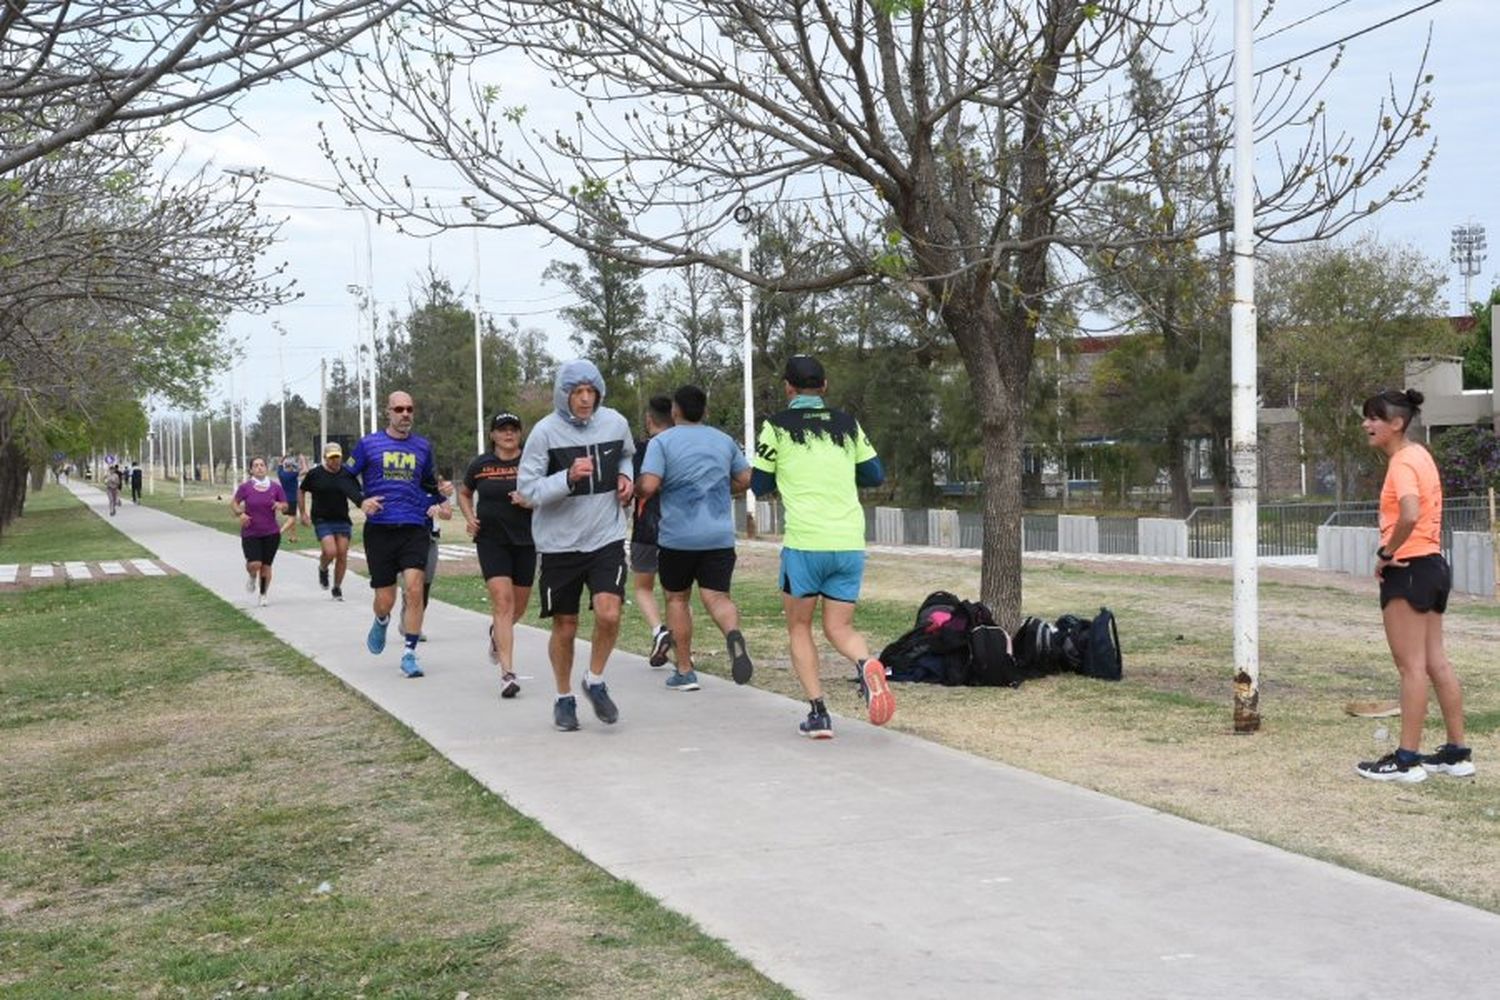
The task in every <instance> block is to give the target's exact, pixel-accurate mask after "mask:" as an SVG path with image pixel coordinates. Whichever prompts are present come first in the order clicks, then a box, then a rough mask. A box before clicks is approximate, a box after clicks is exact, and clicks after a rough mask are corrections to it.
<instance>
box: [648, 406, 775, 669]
mask: <svg viewBox="0 0 1500 1000" xmlns="http://www.w3.org/2000/svg"><path fill="white" fill-rule="evenodd" d="M707 409H708V396H707V394H706V393H704V391H703V390H702V389H700V388H698V387H697V386H696V385H685V386H683V387H682V388H681V389H678V390H677V392H676V393H675V394H674V395H673V396H672V419H673V421H674V424H675V426H673V427H671V428H669V429H668V430H665V431H662V432H661V433H660V434H658V435H656V437H654V438H652V439H651V444H650V445H649V446H648V447H647V449H646V458H645V460H644V461H643V462H642V463H641V474H640V477H639V479H638V480H637V482H636V492H637V494H638V495H642V496H650V495H651V494H653V493H660V494H661V525H660V527H659V528H658V529H657V553H658V556H657V576H658V577H659V578H660V579H661V586H662V590H664V591H666V594H667V627H668V628H670V629H671V630H672V640H673V643H674V645H675V646H676V647H677V670H676V672H675V673H673V674H672V676H671V677H668V678H667V687H669V688H672V689H673V690H676V691H696V690H698V674H697V672H696V671H694V669H693V647H692V643H693V613H692V609H691V608H690V606H689V605H688V598H689V597H691V596H692V591H693V584H694V583H697V584H698V597H699V599H701V600H702V601H703V607H704V608H705V609H706V610H707V611H708V615H709V617H710V618H712V619H713V620H714V624H716V625H718V626H719V630H720V631H721V632H723V633H724V640H725V642H726V644H727V645H728V647H729V662H730V672H731V674H732V675H733V677H734V682H735V683H736V684H744V683H746V682H748V681H749V680H750V675H751V673H752V672H753V671H754V669H755V666H754V664H752V663H751V662H750V654H749V652H748V651H747V650H746V649H745V637H744V636H743V635H741V634H740V611H739V608H737V607H735V606H734V602H733V601H732V600H730V599H729V582H730V579H731V578H732V577H733V576H734V508H733V506H732V503H731V500H730V498H731V497H733V496H737V495H739V494H741V493H744V492H745V489H746V488H747V487H748V486H749V485H750V463H749V462H748V461H747V460H746V458H745V455H744V453H743V452H741V451H740V449H739V445H737V444H735V443H734V439H733V438H731V437H730V436H729V435H728V434H725V433H724V432H723V431H721V430H718V429H717V428H714V427H705V426H704V425H703V414H704V412H705V411H706V410H707Z"/></svg>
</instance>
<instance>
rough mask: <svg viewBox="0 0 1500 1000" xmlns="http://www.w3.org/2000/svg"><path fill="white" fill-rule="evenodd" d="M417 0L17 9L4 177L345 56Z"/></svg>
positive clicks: (42, 0) (1, 145) (2, 64)
mask: <svg viewBox="0 0 1500 1000" xmlns="http://www.w3.org/2000/svg"><path fill="white" fill-rule="evenodd" d="M409 4H410V0H304V2H299V3H285V2H281V0H270V2H267V0H240V2H237V3H197V4H188V3H180V2H177V0H137V2H135V3H128V4H121V3H116V2H113V0H7V2H6V3H5V4H4V5H3V6H0V176H5V175H7V174H9V173H11V172H12V171H14V170H16V169H17V168H19V167H22V166H25V165H26V164H28V163H32V162H35V161H37V160H40V159H42V158H43V157H46V156H48V155H49V154H52V153H55V152H57V151H58V150H60V149H63V148H64V147H66V146H69V145H72V144H74V143H84V144H89V143H91V142H92V140H93V139H94V137H95V136H102V137H103V142H102V143H99V144H96V145H95V149H96V150H98V149H104V150H108V149H109V147H110V144H111V143H112V142H113V140H115V139H117V138H118V137H119V136H120V135H121V134H123V133H124V132H127V131H136V130H144V131H150V130H152V129H155V128H160V127H161V126H163V125H167V124H170V123H171V122H174V121H179V120H182V119H184V118H187V117H189V116H191V115H192V114H193V113H194V112H197V111H201V110H204V109H207V108H215V107H216V108H220V109H224V108H226V107H228V106H230V105H231V104H232V102H233V99H234V97H235V96H236V95H237V94H239V93H241V92H243V91H245V90H248V89H249V88H251V87H253V86H255V85H257V84H260V83H264V82H266V81H268V80H271V79H274V78H276V77H277V76H280V75H282V74H285V73H291V72H295V71H297V70H298V69H299V68H301V67H304V66H305V65H307V64H308V63H310V62H311V61H313V60H315V59H318V58H320V57H323V56H326V55H328V54H329V53H332V52H336V51H337V50H339V49H340V48H342V47H344V46H346V45H347V44H349V42H350V41H352V40H353V39H355V38H357V37H358V36H359V35H360V34H361V33H362V32H364V31H366V30H368V29H369V28H370V27H372V26H374V25H376V24H379V23H380V22H382V21H384V20H385V19H386V18H388V17H390V16H391V15H392V14H394V13H396V12H397V11H399V10H401V9H402V8H405V7H407V6H408V5H409Z"/></svg>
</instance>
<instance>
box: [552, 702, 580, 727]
mask: <svg viewBox="0 0 1500 1000" xmlns="http://www.w3.org/2000/svg"><path fill="white" fill-rule="evenodd" d="M552 724H553V725H554V726H556V727H557V728H558V729H561V730H562V731H563V732H565V733H571V732H573V731H574V730H575V729H577V728H578V699H576V698H574V697H573V696H572V695H570V694H565V695H563V696H562V697H560V698H558V699H557V703H556V704H554V705H553V706H552Z"/></svg>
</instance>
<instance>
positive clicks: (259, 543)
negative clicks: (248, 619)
mask: <svg viewBox="0 0 1500 1000" xmlns="http://www.w3.org/2000/svg"><path fill="white" fill-rule="evenodd" d="M229 509H230V510H232V511H234V516H235V517H237V518H239V521H240V548H241V549H242V550H243V551H244V553H245V572H246V573H248V574H249V577H248V578H247V579H246V581H245V591H246V592H247V593H250V594H254V593H255V592H256V588H257V587H259V589H260V606H261V607H265V606H266V592H267V591H269V590H270V589H271V563H272V562H274V561H275V559H276V550H277V549H278V548H280V547H281V531H282V529H283V528H284V527H285V525H283V524H281V523H280V518H281V515H283V514H285V513H286V512H287V500H286V493H285V492H284V491H283V490H282V489H281V484H280V483H278V482H277V481H276V480H275V479H272V478H271V477H270V476H268V475H266V460H265V459H263V458H256V459H253V460H252V461H251V462H250V478H249V479H247V480H245V481H244V482H243V483H240V485H239V488H238V489H237V490H235V491H234V499H232V500H230V501H229Z"/></svg>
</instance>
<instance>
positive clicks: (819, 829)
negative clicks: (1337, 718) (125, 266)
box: [74, 487, 1500, 1000]
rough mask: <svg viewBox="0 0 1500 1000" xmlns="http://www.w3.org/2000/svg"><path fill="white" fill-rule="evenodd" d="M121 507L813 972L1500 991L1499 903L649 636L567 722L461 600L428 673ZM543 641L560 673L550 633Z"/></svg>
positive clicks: (1088, 993)
mask: <svg viewBox="0 0 1500 1000" xmlns="http://www.w3.org/2000/svg"><path fill="white" fill-rule="evenodd" d="M74 490H75V492H77V493H78V494H79V495H80V496H82V497H83V498H84V499H85V500H87V501H88V502H90V503H91V504H92V505H93V507H94V508H95V509H96V510H98V509H99V508H100V507H101V506H102V505H103V504H104V494H103V493H102V492H98V491H95V490H93V489H92V488H89V487H74ZM112 523H113V524H114V525H115V526H116V527H118V528H119V529H120V530H122V531H124V532H126V533H127V534H129V535H130V536H131V537H132V538H134V539H136V540H137V541H139V542H140V543H141V544H142V545H145V546H146V547H147V548H149V549H151V550H152V551H154V552H155V553H156V554H157V555H158V556H160V557H161V558H162V559H163V560H164V561H166V562H167V563H168V564H170V565H171V566H173V567H175V568H176V569H177V570H178V571H180V572H182V573H185V574H187V575H189V576H192V577H193V578H194V579H196V580H197V581H199V582H200V583H201V584H203V585H204V586H205V587H207V588H208V589H210V590H212V591H213V592H214V593H217V594H220V595H222V596H223V598H224V599H225V600H226V601H229V602H231V603H233V604H236V605H238V606H240V607H243V608H245V613H246V614H248V615H250V616H252V617H254V618H256V619H258V620H260V621H262V622H263V623H264V624H265V625H266V627H268V628H270V629H271V630H272V631H274V632H275V633H276V634H277V635H278V636H280V637H281V638H282V639H283V640H285V641H286V642H288V643H290V644H291V645H293V646H295V647H297V648H298V649H300V650H302V651H303V652H304V653H306V654H307V655H309V656H311V657H312V658H313V659H315V660H316V661H317V662H318V663H320V664H322V665H323V666H324V667H325V668H326V669H327V670H329V671H331V672H332V673H334V674H335V675H337V676H338V677H340V678H342V679H343V680H344V681H345V682H347V683H348V684H349V685H351V686H352V687H354V688H356V689H358V690H359V691H361V692H363V693H364V694H365V695H367V696H368V697H369V698H370V699H371V700H372V701H374V702H375V703H376V704H377V705H379V706H381V707H382V708H383V709H384V710H386V711H387V712H389V713H391V714H392V715H393V716H395V717H397V718H398V719H400V720H402V721H403V722H405V723H406V724H407V725H409V726H410V727H411V728H412V729H413V730H414V731H415V732H416V733H417V734H418V735H419V736H421V737H422V738H423V739H425V740H427V741H428V742H429V743H430V744H431V745H432V746H433V747H434V748H435V749H436V750H437V751H438V752H440V753H442V754H443V755H445V756H447V757H448V758H450V759H451V760H453V761H454V762H456V763H457V764H458V765H459V766H461V767H463V768H465V769H466V770H468V771H469V772H470V773H472V774H473V775H474V776H475V777H476V778H477V779H478V780H480V781H481V782H483V783H484V784H485V785H487V786H488V787H490V788H491V789H493V790H495V791H496V792H497V793H499V794H500V795H502V796H503V797H504V798H505V799H506V800H507V801H508V802H510V803H511V804H512V805H514V806H515V807H516V808H517V809H519V810H520V811H522V812H523V813H525V814H527V815H529V816H532V817H534V818H535V819H537V820H538V821H539V822H540V823H542V825H544V826H545V827H546V828H547V829H548V830H549V831H550V832H551V833H552V834H553V835H555V836H556V837H558V838H559V839H560V840H562V841H564V842H565V843H567V844H569V845H571V846H573V847H574V848H576V849H577V850H578V851H579V852H581V853H582V854H583V855H584V856H586V857H588V858H589V859H590V860H592V861H594V862H595V863H597V864H599V865H600V866H602V867H603V868H605V869H606V870H608V871H609V872H610V873H612V874H613V875H615V876H617V877H619V878H622V879H627V880H629V881H631V882H633V883H635V884H636V885H637V886H639V887H640V888H642V889H643V890H644V891H646V892H647V893H649V894H651V895H652V896H655V897H656V898H658V899H660V900H662V901H663V902H664V903H665V904H666V905H667V906H669V907H671V908H673V909H675V910H677V911H679V912H681V913H684V914H687V915H688V916H690V917H692V918H693V919H694V920H696V921H697V922H698V923H699V925H700V926H702V927H703V928H704V929H705V930H706V931H707V932H708V933H710V934H712V935H715V936H717V937H720V938H722V939H724V940H725V941H727V942H728V944H729V945H730V947H732V948H733V949H734V950H735V951H736V952H737V953H739V954H740V955H743V956H744V957H745V958H747V959H748V960H750V961H751V962H753V963H754V964H755V965H756V967H757V968H759V969H761V970H762V971H763V972H764V973H765V974H766V975H768V976H770V977H771V978H772V979H775V980H777V981H778V982H781V983H783V984H785V985H786V986H788V987H789V988H791V989H792V990H794V991H795V992H797V993H798V994H799V995H802V996H805V997H810V998H822V997H849V998H880V997H901V998H906V997H933V998H963V997H976V998H996V997H1016V998H1026V1000H1051V998H1067V1000H1085V998H1089V1000H1092V998H1098V1000H1103V998H1143V1000H1144V998H1149V1000H1162V998H1184V1000H1187V998H1192V1000H1203V998H1233V997H1244V998H1257V1000H1260V998H1275V1000H1286V998H1309V1000H1311V998H1317V1000H1329V998H1353V997H1370V998H1376V997H1379V998H1382V1000H1384V998H1389V997H1399V998H1402V1000H1420V998H1429V997H1430V998H1434V1000H1451V998H1455V997H1491V996H1495V995H1497V986H1496V984H1497V983H1500V947H1497V945H1500V916H1496V915H1494V914H1490V913H1486V912H1484V911H1481V910H1476V909H1473V908H1470V907H1466V906H1462V905H1460V904H1457V903H1453V902H1449V901H1446V900H1443V899H1439V898H1437V897H1435V896H1430V895H1426V894H1424V893H1421V892H1416V891H1414V890H1411V889H1407V888H1403V887H1401V886H1397V885H1394V884H1391V883H1388V882H1382V881H1380V880H1378V879H1373V878H1369V877H1366V876H1364V875H1359V874H1355V873H1353V872H1350V871H1346V870H1344V869H1341V868H1337V867H1334V866H1333V865H1328V864H1324V863H1322V862H1318V861H1311V860H1308V859H1307V858H1303V857H1299V856H1297V855H1294V854H1288V853H1286V852H1284V851H1280V850H1277V849H1275V848H1272V847H1267V846H1265V845H1263V844H1259V843H1256V842H1254V841H1250V840H1246V839H1244V838H1242V837H1237V836H1232V835H1230V834H1226V833H1221V832H1219V831H1216V830H1213V829H1210V828H1208V827H1204V826H1198V825H1196V824H1193V823H1189V822H1186V821H1184V820H1181V819H1177V818H1174V817H1172V816H1167V815H1164V814H1162V813H1159V812H1155V811H1153V810H1150V809H1146V808H1143V807H1141V806H1137V805H1133V804H1131V803H1128V802H1122V801H1119V800H1117V799H1112V798H1108V797H1106V796H1103V795H1098V794H1095V793H1093V792H1089V791H1085V790H1083V789H1080V788H1077V787H1074V786H1071V785H1067V784H1063V783H1061V782H1058V781H1053V780H1050V779H1047V778H1043V777H1039V776H1037V775H1035V774H1031V773H1029V772H1027V771H1023V770H1019V769H1017V768H1013V767H1007V766H1005V765H1003V764H997V763H994V762H991V761H987V760H981V759H979V758H976V757H972V756H969V755H967V754H963V753H959V752H957V751H954V750H949V749H946V748H944V747H941V746H937V745H934V744H931V743H927V742H924V741H922V740H919V739H916V738H913V737H910V736H905V735H902V734H900V733H896V732H888V731H885V730H880V729H876V728H874V727H871V726H869V725H866V724H864V723H862V722H858V721H856V720H851V719H840V720H838V722H837V729H838V738H837V739H836V740H834V741H833V742H831V743H813V742H810V741H806V740H802V739H799V738H797V737H796V736H794V735H793V733H794V728H795V725H796V723H797V721H798V719H799V718H800V717H801V715H802V706H801V705H800V704H799V703H796V702H793V701H791V700H789V699H786V698H783V697H780V696H777V695H774V694H770V693H768V692H764V691H759V690H755V689H754V688H753V687H751V688H736V687H734V686H733V685H732V684H730V683H728V682H725V681H720V680H718V679H716V678H711V677H705V678H703V690H702V691H701V692H700V693H697V694H682V693H673V692H668V691H666V690H664V689H663V688H662V687H661V681H662V675H661V673H660V672H657V671H652V670H650V669H649V668H648V667H646V665H645V662H644V660H642V659H640V658H639V657H636V656H632V655H627V654H617V655H616V656H615V657H614V658H613V659H612V661H611V666H610V671H609V680H610V685H611V688H612V690H613V691H614V692H615V694H616V700H617V701H618V702H619V704H620V711H621V721H620V723H619V725H617V726H615V727H612V728H607V727H604V726H601V725H599V724H597V723H595V722H594V721H593V720H592V718H591V716H590V713H589V712H588V710H587V708H584V709H583V710H582V715H583V716H584V729H583V731H582V732H579V733H573V734H562V733H557V732H555V731H553V729H552V728H551V697H550V695H549V694H548V693H547V691H548V688H549V685H547V684H545V683H542V682H541V681H540V680H539V679H533V680H532V681H530V682H529V683H528V684H527V686H526V689H525V691H524V692H523V693H522V695H521V697H520V698H519V699H517V700H515V701H513V702H501V701H500V700H499V698H498V696H497V693H496V689H495V688H496V686H495V683H494V680H493V677H492V670H493V668H491V667H490V666H489V664H488V662H487V661H486V660H485V657H484V655H483V646H484V633H485V618H484V617H483V616H481V615H479V614H476V613H474V612H470V611H464V610H460V609H458V608H455V607H451V606H449V605H445V604H443V603H441V602H434V604H433V607H432V609H431V612H430V614H429V617H428V623H427V631H428V633H429V634H430V635H431V636H432V641H431V642H429V643H427V644H426V645H425V646H424V647H423V649H422V661H423V665H424V667H425V668H426V669H427V671H428V676H427V677H426V678H425V679H422V680H417V681H409V680H405V679H403V678H402V677H401V675H400V674H399V672H398V670H397V666H396V661H397V657H398V647H399V644H397V643H393V644H392V646H391V648H389V649H388V650H387V651H386V654H385V655H384V656H382V657H379V658H376V657H372V656H370V655H369V654H367V653H366V652H365V651H364V648H363V636H364V633H365V630H366V628H367V627H368V625H369V620H370V619H369V609H368V604H367V603H366V601H365V595H366V590H365V588H364V587H363V586H362V585H360V584H357V583H355V584H352V585H351V586H350V588H349V594H350V600H349V601H348V603H345V604H332V603H330V602H329V601H328V600H327V598H326V596H325V595H324V594H323V592H321V591H320V590H318V588H317V584H316V581H315V579H314V576H315V574H314V572H313V570H312V568H311V567H309V566H308V565H307V564H306V563H305V562H303V561H302V560H284V561H278V563H277V568H278V569H279V570H283V573H282V574H281V575H280V576H279V578H278V579H277V580H276V582H275V585H274V586H273V588H272V604H271V606H270V607H269V608H266V609H264V610H257V609H251V608H249V607H247V603H248V601H249V599H250V598H249V595H247V594H245V593H244V589H243V580H244V575H243V573H244V571H243V569H242V564H241V562H240V556H239V546H238V543H237V542H236V540H235V539H234V538H233V537H231V536H229V535H225V534H220V533H218V532H215V531H213V530H212V529H209V528H204V527H200V526H197V525H194V524H190V523H188V522H186V521H183V520H180V519H177V518H174V517H171V516H170V515H167V514H163V513H161V512H158V511H154V510H151V509H148V508H141V507H130V506H127V507H126V508H125V509H124V510H122V511H121V513H120V515H119V516H118V517H116V518H115V519H114V520H113V522H112ZM518 649H519V656H520V661H521V663H522V664H531V665H532V666H531V668H530V670H529V671H526V668H525V667H523V668H522V669H523V671H526V672H529V673H531V674H533V675H535V674H538V673H541V674H545V673H546V672H547V670H546V667H545V662H546V661H545V646H544V638H543V635H542V633H540V632H536V631H533V630H529V629H526V630H523V635H522V636H520V637H519V641H518ZM582 659H583V657H582V656H580V661H582ZM1351 780H1353V779H1352V778H1351ZM1374 835H1378V834H1377V833H1376V832H1374V831H1372V836H1374ZM1412 850H1413V851H1420V850H1422V845H1420V844H1413V845H1412ZM564 891H565V890H564Z"/></svg>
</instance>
